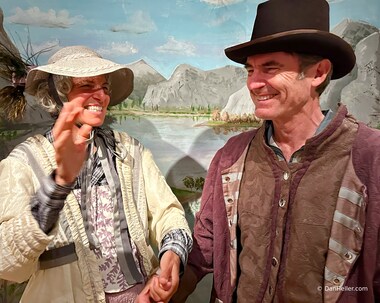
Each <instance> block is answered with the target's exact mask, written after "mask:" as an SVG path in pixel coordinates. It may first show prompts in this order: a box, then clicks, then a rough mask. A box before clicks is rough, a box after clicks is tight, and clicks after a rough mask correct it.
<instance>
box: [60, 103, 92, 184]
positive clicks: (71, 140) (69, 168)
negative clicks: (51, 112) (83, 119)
mask: <svg viewBox="0 0 380 303" xmlns="http://www.w3.org/2000/svg"><path fill="white" fill-rule="evenodd" d="M82 110H83V108H81V107H76V106H75V104H73V103H71V102H66V103H65V104H64V106H63V108H62V111H61V113H60V114H59V116H58V119H57V121H56V123H55V125H54V127H53V136H54V149H55V159H56V161H57V169H56V174H55V182H56V183H57V184H60V185H65V184H70V183H72V182H74V181H75V178H76V177H77V176H78V174H79V172H80V170H81V168H82V165H83V162H84V161H85V159H86V155H87V142H86V140H87V138H89V137H90V134H91V131H92V127H91V126H90V125H87V124H84V125H82V126H81V127H80V128H79V127H78V126H77V125H76V122H77V119H78V116H79V115H80V113H81V111H82Z"/></svg>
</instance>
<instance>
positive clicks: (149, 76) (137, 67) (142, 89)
mask: <svg viewBox="0 0 380 303" xmlns="http://www.w3.org/2000/svg"><path fill="white" fill-rule="evenodd" d="M128 67H129V68H130V69H131V70H132V71H133V74H134V76H135V77H134V88H133V92H132V94H131V95H130V96H129V99H131V100H135V101H138V103H139V104H141V102H142V100H143V98H144V96H145V93H146V91H147V89H148V86H149V85H154V84H157V83H160V82H162V81H165V80H166V79H165V77H164V76H162V75H161V74H160V73H159V72H157V71H156V70H155V69H154V68H153V67H151V66H150V65H149V64H147V63H146V62H145V61H144V60H139V61H136V62H134V63H131V64H129V65H128Z"/></svg>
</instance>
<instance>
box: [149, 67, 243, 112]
mask: <svg viewBox="0 0 380 303" xmlns="http://www.w3.org/2000/svg"><path fill="white" fill-rule="evenodd" d="M245 78H246V72H245V70H244V69H243V68H241V67H235V66H230V65H229V66H225V67H222V68H218V69H214V70H209V71H203V70H201V69H198V68H195V67H193V66H190V65H187V64H181V65H179V66H178V67H177V68H176V69H175V71H174V72H173V74H172V76H171V77H170V79H169V80H167V81H162V82H160V83H158V84H155V85H150V86H149V87H148V90H147V92H146V94H145V97H144V99H143V102H142V103H143V105H144V106H145V108H146V109H149V108H152V109H155V108H156V109H157V108H160V109H162V108H166V109H171V108H178V109H190V108H191V107H192V106H195V107H198V106H203V107H208V106H209V107H210V108H219V109H222V108H223V107H224V106H225V105H226V104H227V101H228V97H229V96H230V95H231V94H233V93H234V92H236V91H237V90H239V89H240V88H241V87H242V84H243V83H244V82H245Z"/></svg>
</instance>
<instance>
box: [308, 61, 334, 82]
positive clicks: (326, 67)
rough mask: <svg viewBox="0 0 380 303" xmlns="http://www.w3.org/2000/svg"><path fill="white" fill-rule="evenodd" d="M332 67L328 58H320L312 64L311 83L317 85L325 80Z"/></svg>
mask: <svg viewBox="0 0 380 303" xmlns="http://www.w3.org/2000/svg"><path fill="white" fill-rule="evenodd" d="M331 68H332V64H331V61H330V60H329V59H322V60H321V61H319V62H318V63H317V64H316V65H315V66H314V69H313V70H314V78H313V80H312V85H313V86H314V87H318V86H319V85H320V84H321V83H323V81H325V80H326V78H327V75H328V74H329V72H330V70H331Z"/></svg>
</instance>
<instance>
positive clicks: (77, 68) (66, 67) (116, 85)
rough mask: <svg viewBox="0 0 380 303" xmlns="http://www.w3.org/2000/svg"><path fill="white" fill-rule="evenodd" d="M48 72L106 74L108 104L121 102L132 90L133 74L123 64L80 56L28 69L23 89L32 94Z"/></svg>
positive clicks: (87, 75) (91, 75) (81, 75)
mask: <svg viewBox="0 0 380 303" xmlns="http://www.w3.org/2000/svg"><path fill="white" fill-rule="evenodd" d="M49 74H53V75H62V76H68V77H94V76H99V75H105V74H108V75H109V76H110V83H111V98H110V104H109V106H114V105H117V104H119V103H121V102H123V101H124V100H125V99H127V97H128V96H129V95H130V94H131V93H132V91H133V81H134V75H133V72H132V70H131V69H129V68H128V67H126V66H125V65H121V64H116V63H113V62H111V61H109V60H106V59H103V58H97V57H93V58H86V59H85V61H84V60H83V59H81V58H79V59H77V60H75V59H72V60H70V61H64V62H56V63H53V64H47V65H42V66H38V67H36V68H34V69H32V70H31V71H29V73H28V76H27V81H26V87H25V91H26V92H27V93H28V94H30V95H32V96H34V95H35V94H36V92H37V89H38V87H39V85H40V83H42V82H44V81H47V80H48V78H49Z"/></svg>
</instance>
